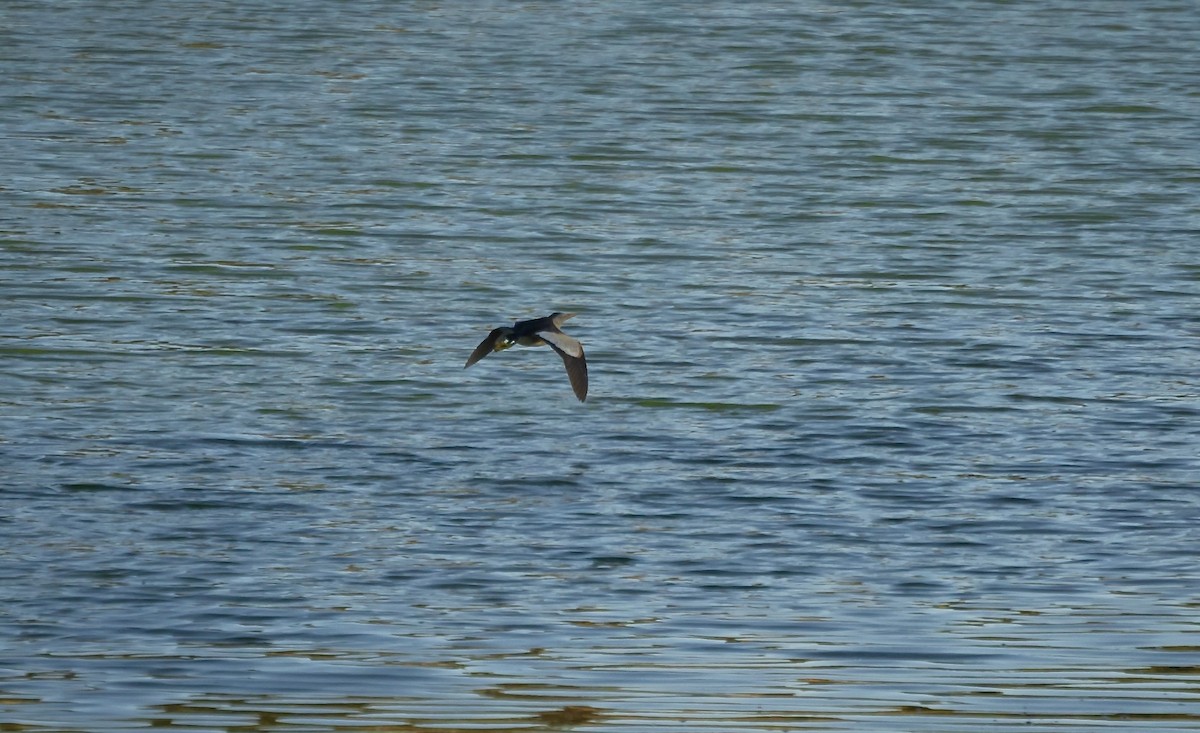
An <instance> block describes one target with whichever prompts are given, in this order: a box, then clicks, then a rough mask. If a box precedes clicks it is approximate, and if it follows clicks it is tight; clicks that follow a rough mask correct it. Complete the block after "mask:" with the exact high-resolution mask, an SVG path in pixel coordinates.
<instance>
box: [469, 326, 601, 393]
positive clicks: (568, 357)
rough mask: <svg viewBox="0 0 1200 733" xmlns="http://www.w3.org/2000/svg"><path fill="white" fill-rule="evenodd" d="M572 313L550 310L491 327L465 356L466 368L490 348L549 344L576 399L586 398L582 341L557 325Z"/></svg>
mask: <svg viewBox="0 0 1200 733" xmlns="http://www.w3.org/2000/svg"><path fill="white" fill-rule="evenodd" d="M574 317H575V314H574V313H551V314H550V315H548V316H546V317H545V318H534V319H531V320H528V321H517V322H516V323H514V324H513V325H511V326H501V327H500V328H496V329H492V332H491V333H489V334H488V335H487V338H485V339H484V340H483V341H481V342H480V343H479V345H478V346H476V347H475V350H474V351H472V352H471V355H470V356H469V357H467V364H466V366H464V367H463V369H466V368H467V367H469V366H471V365H472V364H474V363H475V362H477V361H479V360H480V359H482V358H483V357H485V356H487V355H488V354H490V353H492V352H493V351H504V350H505V349H507V348H509V347H511V346H513V345H514V344H520V345H521V346H543V345H545V344H549V345H550V348H552V349H554V351H555V352H557V353H558V355H559V356H561V357H562V360H563V365H564V366H565V367H566V368H567V377H568V378H569V379H570V380H571V389H573V390H575V396H576V397H578V398H579V401H580V402H583V401H584V400H585V399H587V391H588V374H587V359H586V357H584V355H583V344H581V343H579V341H577V340H576V339H574V338H571V337H570V336H568V335H567V334H565V333H563V332H562V331H561V330H560V329H559V326H561V325H562V323H563V321H565V320H567V319H568V318H574Z"/></svg>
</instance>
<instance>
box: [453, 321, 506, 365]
mask: <svg viewBox="0 0 1200 733" xmlns="http://www.w3.org/2000/svg"><path fill="white" fill-rule="evenodd" d="M503 331H504V329H503V328H494V329H492V332H491V333H489V334H488V335H487V338H485V339H484V340H483V341H480V342H479V345H478V346H476V347H475V350H474V351H472V352H471V355H470V356H468V357H467V363H466V366H464V367H463V369H466V368H467V367H469V366H471V365H472V364H474V363H475V362H477V361H479V360H480V359H482V358H483V357H485V356H487V355H488V354H490V353H492V351H494V350H495V348H496V338H497V337H498V336H499V335H500V334H501V332H503Z"/></svg>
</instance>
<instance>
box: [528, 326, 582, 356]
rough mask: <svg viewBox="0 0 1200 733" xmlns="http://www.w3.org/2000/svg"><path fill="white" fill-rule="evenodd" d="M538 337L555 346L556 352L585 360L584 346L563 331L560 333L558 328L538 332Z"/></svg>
mask: <svg viewBox="0 0 1200 733" xmlns="http://www.w3.org/2000/svg"><path fill="white" fill-rule="evenodd" d="M537 335H538V338H540V339H541V340H543V341H545V342H546V343H548V344H550V345H551V346H553V347H554V350H555V351H558V352H561V353H564V354H568V355H570V356H574V357H577V358H579V359H582V358H583V344H581V343H579V341H577V340H576V339H574V338H572V337H570V336H568V335H567V334H565V333H563V332H562V331H559V330H558V329H557V328H554V329H546V330H545V331H538V332H537Z"/></svg>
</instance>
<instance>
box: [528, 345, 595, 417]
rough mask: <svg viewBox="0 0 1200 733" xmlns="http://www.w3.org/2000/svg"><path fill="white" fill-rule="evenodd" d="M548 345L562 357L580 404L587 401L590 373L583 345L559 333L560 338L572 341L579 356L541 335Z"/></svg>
mask: <svg viewBox="0 0 1200 733" xmlns="http://www.w3.org/2000/svg"><path fill="white" fill-rule="evenodd" d="M538 335H539V336H541V337H542V338H543V339H545V340H546V343H548V344H550V348H552V349H554V350H555V351H556V352H558V355H559V356H561V357H562V360H563V366H565V367H566V368H567V377H568V378H569V379H570V380H571V389H573V390H575V396H576V397H578V398H579V401H580V402H583V401H584V400H586V399H587V393H588V373H587V358H586V357H584V355H583V344H581V343H579V342H578V341H576V340H575V339H573V338H571V337H570V336H567V335H566V334H563V333H559V334H557V335H558V336H565V337H566V338H568V339H570V340H571V342H572V344H573V345H574V348H575V349H577V350H578V352H579V353H578V354H569V353H567V352H566V351H565V350H563V349H562V348H560V347H559V346H558V344H556V343H555V342H554V341H551V340H550V339H548V338H546V336H547V334H544V333H539V334H538Z"/></svg>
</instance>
